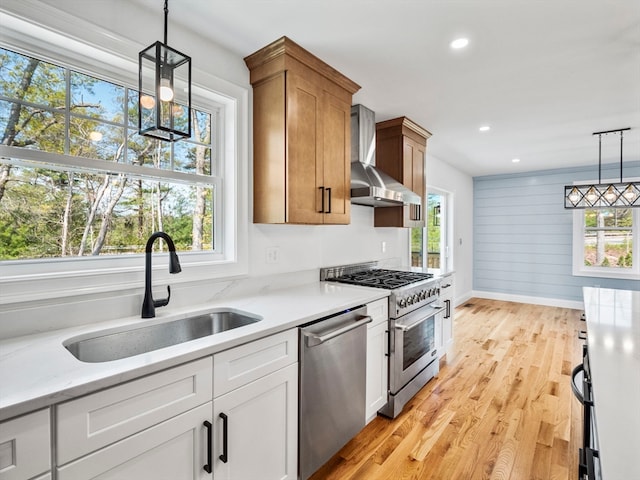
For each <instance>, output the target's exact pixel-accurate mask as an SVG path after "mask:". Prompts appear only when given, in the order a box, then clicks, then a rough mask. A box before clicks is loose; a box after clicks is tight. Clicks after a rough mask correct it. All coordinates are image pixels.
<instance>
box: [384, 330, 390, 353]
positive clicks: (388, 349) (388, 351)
mask: <svg viewBox="0 0 640 480" xmlns="http://www.w3.org/2000/svg"><path fill="white" fill-rule="evenodd" d="M385 333H386V334H387V353H385V354H384V356H385V357H388V356H389V353H391V332H390V331H389V330H385Z"/></svg>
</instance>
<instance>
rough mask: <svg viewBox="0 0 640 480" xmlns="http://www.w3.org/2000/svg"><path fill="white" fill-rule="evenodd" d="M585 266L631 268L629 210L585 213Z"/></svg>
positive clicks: (630, 219) (630, 215) (631, 224)
mask: <svg viewBox="0 0 640 480" xmlns="http://www.w3.org/2000/svg"><path fill="white" fill-rule="evenodd" d="M584 218H585V233H584V265H586V266H594V267H612V268H631V267H633V262H632V257H633V249H632V245H633V215H632V210H631V209H630V208H607V209H597V210H586V211H585V216H584Z"/></svg>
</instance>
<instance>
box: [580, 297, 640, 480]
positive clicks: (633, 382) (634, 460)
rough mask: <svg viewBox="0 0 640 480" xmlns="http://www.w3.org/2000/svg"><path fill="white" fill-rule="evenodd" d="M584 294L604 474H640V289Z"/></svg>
mask: <svg viewBox="0 0 640 480" xmlns="http://www.w3.org/2000/svg"><path fill="white" fill-rule="evenodd" d="M583 295H584V306H585V314H586V318H587V344H588V347H589V363H590V367H591V380H592V384H593V400H594V408H595V418H596V431H597V435H598V447H599V456H600V465H601V468H602V478H603V479H604V480H609V479H611V480H616V479H619V478H629V479H631V478H638V479H640V462H639V461H638V454H639V453H640V291H631V290H614V289H608V288H594V287H584V289H583Z"/></svg>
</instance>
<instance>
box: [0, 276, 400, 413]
mask: <svg viewBox="0 0 640 480" xmlns="http://www.w3.org/2000/svg"><path fill="white" fill-rule="evenodd" d="M388 295H389V292H388V291H385V290H381V289H371V288H363V287H357V286H347V285H338V284H335V283H327V282H315V283H310V284H306V285H300V286H297V287H293V288H284V289H281V290H273V291H269V292H266V293H262V294H257V295H247V296H244V297H238V298H233V299H228V300H220V301H216V302H215V303H214V302H212V303H208V304H206V305H197V306H194V307H193V308H189V309H182V310H173V311H172V310H171V309H169V308H166V309H159V310H157V312H156V313H157V316H156V318H154V319H141V318H140V317H139V316H138V317H128V318H122V319H118V320H113V321H108V322H101V323H94V324H89V325H84V326H81V327H74V328H66V329H61V330H56V331H52V332H48V333H40V334H34V335H27V336H23V337H17V338H12V339H9V340H5V341H2V342H0V421H1V420H6V419H8V418H11V417H14V416H17V415H22V414H24V413H27V412H30V411H33V410H37V409H40V408H44V407H47V406H50V405H53V404H55V403H58V402H62V401H65V400H68V399H71V398H74V397H77V396H80V395H84V394H86V393H89V392H92V391H95V390H99V389H102V388H105V387H109V386H112V385H116V384H118V383H121V382H125V381H128V380H131V379H134V378H136V377H139V376H141V375H147V374H150V373H153V372H157V371H160V370H163V369H165V368H169V367H172V366H174V365H178V364H180V363H184V362H188V361H191V360H195V359H197V358H200V357H203V356H206V355H211V354H213V353H216V352H219V351H222V350H226V349H228V348H232V347H235V346H237V345H240V344H243V343H247V342H250V341H253V340H257V339H259V338H262V337H265V336H268V335H272V334H274V333H278V332H281V331H284V330H287V329H289V328H293V327H296V326H298V325H302V324H304V323H307V322H310V321H313V320H316V319H319V318H322V317H325V316H328V315H332V314H335V313H339V312H341V311H343V310H345V309H348V308H351V307H355V306H358V305H363V304H366V303H369V302H372V301H374V300H378V299H380V298H385V297H386V296H388ZM212 308H225V309H226V308H232V309H236V310H240V311H244V312H248V313H251V314H254V315H258V316H260V317H262V320H261V321H259V322H257V323H254V324H251V325H246V326H243V327H240V328H237V329H235V330H229V331H227V332H223V333H218V334H215V335H211V336H208V337H203V338H200V339H197V340H192V341H190V342H186V343H182V344H178V345H174V346H171V347H166V348H162V349H159V350H155V351H153V352H149V353H144V354H140V355H136V356H133V357H129V358H124V359H121V360H114V361H110V362H103V363H83V362H80V361H79V360H77V359H76V358H75V357H73V356H72V355H71V353H69V352H68V351H67V350H66V349H65V348H64V347H63V345H62V343H63V342H64V341H65V340H68V339H70V338H73V337H76V336H79V335H86V334H89V333H91V332H97V331H100V330H104V329H112V328H123V327H128V326H135V327H142V326H145V325H149V324H153V323H158V322H166V321H171V320H176V319H179V318H184V317H186V316H190V315H192V314H198V313H201V312H204V311H206V310H209V309H212Z"/></svg>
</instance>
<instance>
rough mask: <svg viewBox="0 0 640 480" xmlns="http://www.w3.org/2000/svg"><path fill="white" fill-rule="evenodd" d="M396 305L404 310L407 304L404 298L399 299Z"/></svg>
mask: <svg viewBox="0 0 640 480" xmlns="http://www.w3.org/2000/svg"><path fill="white" fill-rule="evenodd" d="M397 303H398V306H399V307H400V308H404V307H405V306H406V304H407V303H406V301H405V299H404V298H401V299H400V300H398V302H397Z"/></svg>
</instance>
